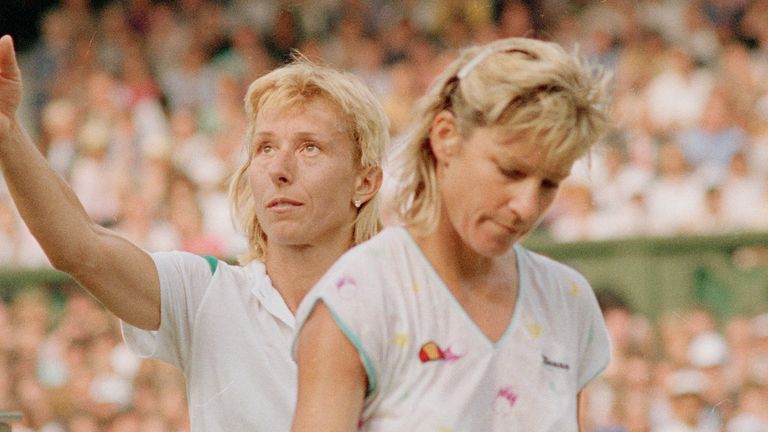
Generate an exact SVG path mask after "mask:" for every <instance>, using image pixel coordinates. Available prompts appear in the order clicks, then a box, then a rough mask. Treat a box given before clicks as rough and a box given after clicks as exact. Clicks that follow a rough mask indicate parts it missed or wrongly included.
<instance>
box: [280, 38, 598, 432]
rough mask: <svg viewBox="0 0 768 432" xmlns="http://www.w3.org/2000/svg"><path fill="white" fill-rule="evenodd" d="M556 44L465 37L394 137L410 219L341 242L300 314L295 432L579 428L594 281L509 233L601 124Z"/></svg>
mask: <svg viewBox="0 0 768 432" xmlns="http://www.w3.org/2000/svg"><path fill="white" fill-rule="evenodd" d="M603 82H604V79H603V78H602V77H601V74H600V73H598V72H597V71H593V70H591V69H590V68H588V67H587V66H586V65H585V64H584V63H583V62H582V61H581V60H579V59H578V57H575V56H573V55H570V54H568V53H566V52H565V51H564V50H563V49H561V48H560V47H559V46H557V45H555V44H553V43H548V42H543V41H538V40H533V39H522V38H512V39H504V40H498V41H495V42H492V43H489V44H488V45H485V46H482V47H473V48H469V49H466V50H465V51H463V52H462V53H461V55H460V56H459V57H458V58H457V59H456V60H455V61H454V62H453V63H452V64H450V65H449V66H448V68H447V70H446V71H445V72H444V73H443V74H442V75H441V76H439V77H438V78H437V80H436V82H435V83H434V84H433V86H432V87H431V90H430V91H429V92H428V94H427V95H426V96H425V98H424V99H423V101H422V105H421V108H420V111H419V112H418V113H417V115H416V116H415V117H414V119H415V122H416V124H415V127H414V133H413V135H412V136H411V137H410V139H409V140H407V142H406V143H405V147H404V150H403V152H404V153H403V155H402V156H403V160H404V166H403V167H402V169H401V172H402V175H403V178H402V179H401V190H400V193H399V194H398V195H397V196H396V199H397V200H399V201H398V205H397V208H398V209H399V213H400V216H401V218H402V220H403V221H404V223H405V225H404V226H400V227H391V228H387V229H385V230H384V231H382V232H381V233H380V234H378V235H377V236H375V237H374V238H372V239H371V240H369V241H368V242H366V243H364V244H362V245H360V246H358V247H356V248H354V249H352V250H351V251H349V252H348V253H346V254H345V255H344V256H342V257H341V258H340V259H339V261H337V262H336V264H334V266H333V267H331V269H330V270H329V272H328V273H326V275H325V276H323V278H322V279H321V280H320V282H319V283H318V284H317V285H316V286H315V287H314V288H313V290H312V291H310V293H309V294H308V295H307V297H306V298H305V299H304V302H303V303H302V306H301V307H300V309H299V312H298V313H297V319H298V325H297V328H298V329H299V330H300V332H299V336H298V339H297V342H296V344H297V346H296V358H297V362H298V366H299V398H298V405H297V410H296V417H295V419H294V422H293V429H292V430H293V431H294V432H308V431H334V432H343V431H353V430H363V431H456V432H458V431H462V432H464V431H483V432H489V431H526V432H531V431H556V432H562V431H575V430H577V428H578V411H579V408H578V406H579V399H580V396H581V394H582V391H583V389H584V387H585V386H586V385H587V383H588V382H589V381H590V380H592V379H593V378H595V376H596V375H597V374H599V373H600V372H601V371H602V370H603V368H605V367H606V365H607V364H608V360H609V344H608V338H607V332H606V329H605V324H604V322H603V318H602V315H601V313H600V309H599V308H598V304H597V301H596V300H595V296H594V293H593V292H592V289H591V287H590V286H589V284H588V283H587V281H586V280H585V279H584V278H583V277H582V276H581V275H580V274H579V273H577V272H576V271H574V270H573V269H571V268H569V267H567V266H565V265H563V264H560V263H557V262H555V261H552V260H551V259H548V258H545V257H543V256H541V255H538V254H536V253H533V252H531V251H529V250H527V249H526V248H525V247H523V246H522V245H520V244H519V240H520V239H521V238H523V236H525V235H526V234H527V233H529V232H530V231H531V230H532V229H533V228H534V227H535V226H536V224H537V223H538V222H539V220H540V219H541V217H542V215H543V213H544V212H545V210H546V209H547V208H548V206H549V205H550V204H551V203H552V200H553V199H554V198H555V194H556V193H557V190H558V187H559V185H560V184H561V182H562V181H563V180H564V179H565V178H566V177H567V176H568V175H569V172H570V170H571V167H572V165H573V163H574V161H576V160H577V159H578V158H580V157H581V156H582V155H584V154H585V153H586V152H587V151H588V149H589V148H590V146H591V145H593V143H595V142H596V141H597V140H598V139H599V137H600V136H601V134H602V133H603V131H604V129H605V128H606V126H607V115H606V112H605V108H606V105H607V103H606V100H605V91H604V84H603Z"/></svg>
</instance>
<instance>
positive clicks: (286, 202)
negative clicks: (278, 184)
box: [267, 197, 304, 210]
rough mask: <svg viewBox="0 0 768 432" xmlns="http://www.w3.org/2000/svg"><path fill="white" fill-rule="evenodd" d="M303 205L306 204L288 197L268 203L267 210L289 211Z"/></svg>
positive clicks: (274, 199)
mask: <svg viewBox="0 0 768 432" xmlns="http://www.w3.org/2000/svg"><path fill="white" fill-rule="evenodd" d="M302 205H304V203H302V202H301V201H297V200H294V199H291V198H286V197H277V198H272V199H271V200H269V201H268V202H267V208H268V209H270V210H288V209H291V208H295V207H300V206H302Z"/></svg>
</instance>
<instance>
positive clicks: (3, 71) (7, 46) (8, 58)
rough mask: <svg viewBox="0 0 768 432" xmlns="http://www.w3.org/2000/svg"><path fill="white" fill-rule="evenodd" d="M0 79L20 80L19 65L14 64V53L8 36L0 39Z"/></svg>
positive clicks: (11, 41) (11, 40)
mask: <svg viewBox="0 0 768 432" xmlns="http://www.w3.org/2000/svg"><path fill="white" fill-rule="evenodd" d="M0 77H2V78H5V79H8V80H12V81H18V80H19V79H20V78H21V72H19V65H18V63H16V51H15V50H14V49H13V39H12V38H11V36H10V35H5V36H3V37H2V38H0Z"/></svg>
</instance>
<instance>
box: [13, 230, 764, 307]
mask: <svg viewBox="0 0 768 432" xmlns="http://www.w3.org/2000/svg"><path fill="white" fill-rule="evenodd" d="M525 244H526V246H527V247H529V248H530V249H532V250H534V251H537V252H540V253H542V254H544V255H547V256H550V257H552V258H554V259H556V260H559V261H562V262H565V263H567V264H569V265H571V266H573V267H574V268H576V269H577V270H579V271H580V272H582V273H583V274H584V275H585V276H586V277H587V279H588V280H589V281H590V283H591V284H592V286H593V287H594V288H595V290H597V291H599V290H605V289H613V290H615V291H617V292H618V293H620V294H622V295H623V296H624V297H625V298H626V299H627V301H628V302H629V304H630V305H631V306H632V307H633V308H634V309H635V310H637V311H638V312H642V313H644V314H647V315H648V316H650V317H651V318H655V317H657V316H658V315H659V314H661V313H663V312H665V311H669V310H680V309H685V308H687V307H690V306H691V305H694V304H703V305H705V306H709V307H710V308H711V309H712V310H713V311H714V312H715V313H716V314H717V316H718V317H720V318H727V317H729V316H732V315H734V314H757V313H763V312H768V233H750V234H746V233H745V234H734V235H719V236H690V237H665V238H637V239H628V240H611V241H599V242H577V243H555V242H552V241H551V240H549V239H547V238H544V237H542V236H540V235H539V236H536V235H535V236H532V237H531V238H529V239H527V240H526V241H525ZM71 282H72V281H71V279H69V277H68V276H67V275H66V274H63V273H61V272H58V271H55V270H51V269H30V270H19V269H0V296H2V297H3V298H4V299H6V300H8V299H10V298H12V297H13V296H14V295H15V293H16V292H17V291H18V290H19V289H23V288H24V287H27V286H32V285H45V286H49V287H51V288H52V289H54V290H56V291H57V292H58V293H60V290H59V289H58V288H60V287H62V286H64V285H69V284H71Z"/></svg>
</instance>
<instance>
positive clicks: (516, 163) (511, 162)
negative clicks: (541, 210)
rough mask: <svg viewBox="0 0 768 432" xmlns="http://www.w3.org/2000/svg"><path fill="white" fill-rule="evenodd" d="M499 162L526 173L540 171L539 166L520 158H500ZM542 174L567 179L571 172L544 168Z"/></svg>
mask: <svg viewBox="0 0 768 432" xmlns="http://www.w3.org/2000/svg"><path fill="white" fill-rule="evenodd" d="M497 163H498V164H499V165H500V166H501V167H502V168H505V169H507V168H512V169H518V170H521V171H523V172H526V173H530V172H536V171H539V169H538V166H536V165H534V164H530V163H527V162H524V161H522V160H520V159H518V158H508V159H505V160H498V161H497ZM541 174H542V176H543V177H544V178H545V179H549V180H557V181H562V180H565V179H566V178H567V177H568V176H569V175H570V174H571V173H570V171H559V170H548V169H542V170H541Z"/></svg>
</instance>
